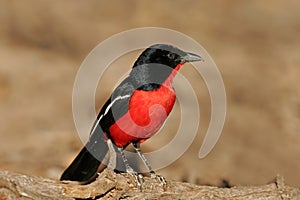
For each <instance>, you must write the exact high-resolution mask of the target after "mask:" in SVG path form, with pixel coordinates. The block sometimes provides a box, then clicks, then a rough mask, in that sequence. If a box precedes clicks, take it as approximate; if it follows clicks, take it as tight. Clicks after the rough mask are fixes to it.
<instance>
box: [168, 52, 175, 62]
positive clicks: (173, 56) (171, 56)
mask: <svg viewBox="0 0 300 200" xmlns="http://www.w3.org/2000/svg"><path fill="white" fill-rule="evenodd" d="M167 56H168V58H169V59H171V60H173V59H175V54H173V53H169V54H168V55H167Z"/></svg>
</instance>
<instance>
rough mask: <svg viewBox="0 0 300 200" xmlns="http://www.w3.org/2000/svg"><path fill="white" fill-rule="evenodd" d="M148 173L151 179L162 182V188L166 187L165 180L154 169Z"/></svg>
mask: <svg viewBox="0 0 300 200" xmlns="http://www.w3.org/2000/svg"><path fill="white" fill-rule="evenodd" d="M150 174H151V178H152V179H156V180H157V181H159V182H160V183H161V184H162V186H163V190H166V189H167V181H166V179H165V177H163V176H161V175H158V174H156V173H155V172H154V171H152V172H150Z"/></svg>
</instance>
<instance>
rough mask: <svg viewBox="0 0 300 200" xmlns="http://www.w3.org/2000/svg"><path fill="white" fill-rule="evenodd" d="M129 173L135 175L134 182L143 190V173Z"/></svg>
mask: <svg viewBox="0 0 300 200" xmlns="http://www.w3.org/2000/svg"><path fill="white" fill-rule="evenodd" d="M128 174H130V175H131V176H132V177H133V179H134V182H135V183H136V186H137V187H138V188H139V190H140V191H142V188H143V183H144V177H143V175H142V174H138V173H136V172H129V173H128Z"/></svg>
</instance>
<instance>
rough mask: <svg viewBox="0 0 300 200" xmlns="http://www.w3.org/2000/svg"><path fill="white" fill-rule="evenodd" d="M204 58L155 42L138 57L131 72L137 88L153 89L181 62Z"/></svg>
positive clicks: (132, 80)
mask: <svg viewBox="0 0 300 200" xmlns="http://www.w3.org/2000/svg"><path fill="white" fill-rule="evenodd" d="M200 60H202V58H201V57H200V56H198V55H196V54H193V53H187V52H184V51H182V50H180V49H178V48H177V47H174V46H171V45H167V44H155V45H152V46H150V47H149V48H147V49H146V50H145V51H143V53H142V54H141V55H140V56H139V57H138V59H137V60H136V62H135V63H134V65H133V69H132V71H131V72H130V78H131V82H132V83H133V84H134V85H135V87H136V88H139V89H142V90H153V89H155V88H158V87H160V85H161V84H162V83H163V82H164V81H165V80H166V79H167V78H168V77H169V76H170V74H171V73H172V71H173V70H174V69H175V68H176V66H178V65H179V64H182V63H186V62H194V61H200Z"/></svg>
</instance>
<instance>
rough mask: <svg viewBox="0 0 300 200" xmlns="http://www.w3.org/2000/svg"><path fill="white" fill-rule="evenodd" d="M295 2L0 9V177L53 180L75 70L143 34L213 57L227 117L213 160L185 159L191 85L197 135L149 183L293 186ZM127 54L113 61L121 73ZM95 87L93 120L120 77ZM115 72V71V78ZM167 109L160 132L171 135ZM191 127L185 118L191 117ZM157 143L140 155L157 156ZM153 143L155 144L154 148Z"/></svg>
mask: <svg viewBox="0 0 300 200" xmlns="http://www.w3.org/2000/svg"><path fill="white" fill-rule="evenodd" d="M299 6H300V3H299V1H296V0H294V1H292V0H289V1H283V0H282V1H280V0H272V1H271V0H270V1H259V0H255V1H240V0H239V1H238V0H228V1H225V0H218V1H216V0H214V1H192V0H187V1H174V0H166V1H158V0H155V1H132V0H130V1H129V0H127V1H121V0H120V1H109V3H107V1H88V2H86V1H69V0H68V1H37V0H28V1H9V0H0V23H1V26H0V44H1V45H0V113H1V114H0V169H1V170H11V171H18V172H23V173H28V174H33V175H42V176H46V177H52V178H58V177H59V176H60V173H61V172H62V170H63V169H64V168H65V167H66V166H67V163H68V162H70V161H71V159H72V158H73V157H74V156H75V155H76V153H77V152H78V151H79V149H80V148H81V146H82V143H81V142H80V140H79V138H78V136H77V134H76V131H75V128H74V123H73V118H72V108H71V102H72V88H73V82H74V78H75V76H76V72H77V70H78V68H79V66H80V64H81V62H82V61H83V59H84V58H85V57H86V56H87V54H88V53H89V52H90V51H91V49H92V48H94V47H95V46H96V45H97V44H98V43H99V42H101V41H103V40H104V39H106V38H108V37H109V36H111V35H113V34H115V33H119V32H121V31H124V30H127V29H130V28H135V27H144V26H159V27H166V28H171V29H175V30H177V31H180V32H182V33H185V34H187V35H189V36H191V37H192V38H194V39H195V40H197V41H198V42H199V43H200V44H201V45H202V46H203V47H204V48H205V49H206V50H207V51H208V52H209V53H210V55H211V56H212V57H213V59H214V61H215V62H216V64H217V65H218V67H219V70H220V72H221V74H222V76H223V79H224V83H225V87H226V92H227V100H228V107H227V118H226V123H225V127H224V130H223V133H222V136H221V138H220V140H219V142H218V143H217V146H216V147H215V148H214V150H213V152H212V153H211V154H209V156H208V157H206V158H205V159H203V160H199V159H198V157H197V154H198V150H199V147H200V144H201V139H202V137H203V134H204V133H205V131H206V129H207V126H208V123H209V118H210V110H209V108H210V102H209V98H208V94H207V91H206V88H205V85H204V83H203V81H202V80H201V78H199V77H197V76H193V72H194V70H193V69H192V68H191V67H186V68H184V69H182V70H181V72H182V73H183V74H184V75H185V76H186V77H188V78H189V80H191V82H192V83H193V85H195V88H196V90H197V91H199V92H198V93H197V95H198V96H199V101H200V106H201V119H202V120H203V121H201V127H200V131H199V136H198V137H197V138H196V140H195V142H194V143H193V145H192V146H191V148H189V150H188V151H187V152H186V153H185V154H184V156H183V157H181V158H180V159H179V160H178V161H177V162H176V163H174V164H173V165H172V166H169V167H167V168H165V169H163V170H161V171H160V172H159V173H161V174H163V175H164V176H166V177H168V178H171V179H176V180H186V181H190V182H195V183H210V184H219V183H220V181H221V179H227V180H230V182H231V183H232V184H237V185H241V184H247V185H249V184H255V185H257V184H262V183H266V182H268V181H270V180H271V179H272V178H273V177H274V176H276V174H281V175H284V176H285V178H286V181H287V183H288V184H290V185H293V186H298V187H299V176H300V175H299V173H298V172H299V168H300V161H299V157H300V145H299V144H300V135H299V133H300V122H299V117H300V90H299V85H298V84H299V75H300V68H299V66H300V58H299V52H300V38H299V35H300V12H299V8H300V7H299ZM136 55H137V54H132V55H131V56H130V58H128V59H127V58H126V59H125V58H124V59H120V60H119V61H118V65H119V66H120V65H121V66H122V67H123V68H122V70H123V71H127V70H129V69H130V65H131V63H132V62H133V61H134V59H135V57H136ZM119 71H120V70H116V68H112V69H111V70H108V72H107V73H108V75H107V76H110V78H107V79H104V80H101V81H103V82H100V85H99V90H100V88H101V84H105V88H102V89H101V91H99V90H98V91H97V108H96V109H97V110H98V109H99V107H100V106H101V105H102V104H103V103H104V101H105V100H106V98H108V96H109V94H110V92H111V90H112V89H113V86H114V84H115V83H116V81H117V80H118V78H119V77H120V76H122V74H120V72H119ZM117 72H119V73H117ZM178 108H179V107H178V105H177V106H176V109H175V111H174V112H173V113H172V115H171V116H170V119H169V121H168V122H169V123H167V124H166V127H165V129H163V130H162V131H163V132H168V133H169V134H170V135H172V133H173V132H175V131H176V127H175V126H173V125H174V124H176V120H178V115H179V114H178V113H179V112H178ZM191 120H192V119H191ZM170 135H168V134H165V133H164V134H159V135H158V136H157V137H155V138H153V140H149V141H148V142H146V143H145V145H143V147H144V148H145V149H149V150H151V149H152V148H151V146H152V147H153V148H154V149H155V148H156V147H158V145H156V143H158V142H156V141H162V140H161V139H160V138H159V137H162V138H164V140H163V141H165V140H166V138H168V137H170ZM160 145H161V144H160Z"/></svg>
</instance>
